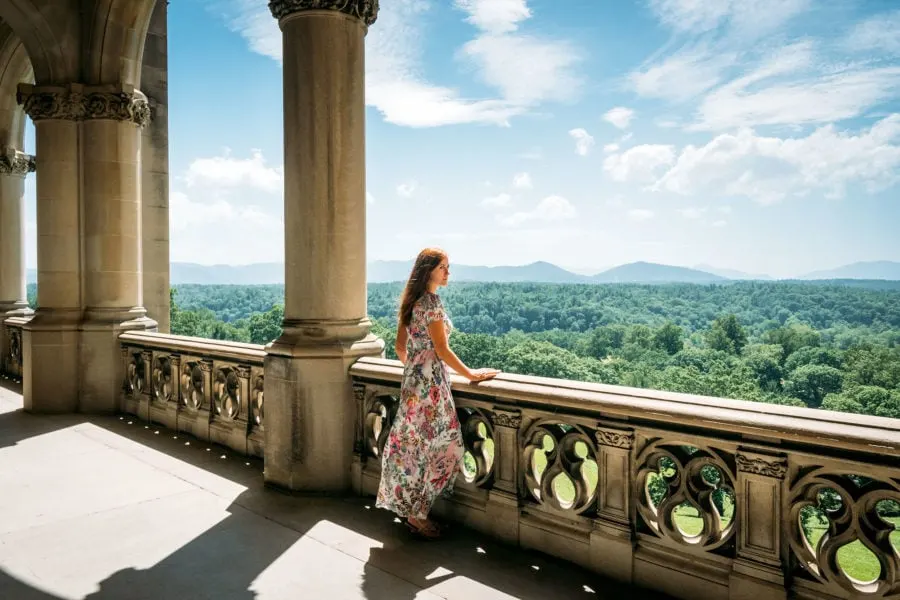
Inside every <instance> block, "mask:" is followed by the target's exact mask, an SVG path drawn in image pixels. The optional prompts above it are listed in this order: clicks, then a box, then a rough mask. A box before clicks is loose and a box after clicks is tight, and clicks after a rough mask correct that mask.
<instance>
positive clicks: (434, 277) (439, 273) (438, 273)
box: [430, 258, 450, 287]
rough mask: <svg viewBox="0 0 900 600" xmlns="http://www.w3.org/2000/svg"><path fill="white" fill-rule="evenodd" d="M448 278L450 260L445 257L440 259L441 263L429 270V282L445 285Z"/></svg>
mask: <svg viewBox="0 0 900 600" xmlns="http://www.w3.org/2000/svg"><path fill="white" fill-rule="evenodd" d="M449 278H450V261H449V260H448V259H447V258H444V259H442V260H441V264H439V265H438V266H436V267H435V268H434V270H433V271H432V272H431V279H430V283H431V284H432V285H435V286H438V287H440V286H442V285H447V280H448V279H449Z"/></svg>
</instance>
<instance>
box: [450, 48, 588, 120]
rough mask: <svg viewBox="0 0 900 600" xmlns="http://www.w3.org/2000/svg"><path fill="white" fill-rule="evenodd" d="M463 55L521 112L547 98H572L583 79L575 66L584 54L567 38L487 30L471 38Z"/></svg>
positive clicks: (558, 99)
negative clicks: (560, 39)
mask: <svg viewBox="0 0 900 600" xmlns="http://www.w3.org/2000/svg"><path fill="white" fill-rule="evenodd" d="M460 55H461V56H463V57H464V58H466V59H468V60H469V61H471V62H472V63H474V64H475V65H476V66H477V67H478V69H479V74H480V76H481V79H482V80H483V81H484V82H485V83H486V84H488V85H489V86H492V87H494V88H496V89H498V90H499V91H500V93H501V95H502V97H503V99H504V101H505V102H507V103H509V105H510V106H511V107H513V108H514V109H515V110H517V111H519V112H524V111H525V110H526V109H527V108H529V107H532V106H536V105H538V104H540V103H542V102H546V101H566V100H571V99H573V98H575V97H576V96H577V95H578V93H579V92H580V90H581V85H582V80H581V78H580V77H578V76H577V75H575V73H574V69H573V68H574V66H575V65H576V64H577V63H578V62H579V61H580V56H579V54H578V53H577V52H576V50H575V49H574V47H572V45H571V44H569V43H567V42H564V41H557V40H543V39H540V38H536V37H534V36H526V35H510V34H502V35H495V34H484V35H480V36H478V37H476V38H475V39H474V40H471V41H470V42H467V43H466V44H465V45H464V46H463V47H462V49H461V50H460ZM523 73H527V74H528V75H527V76H523Z"/></svg>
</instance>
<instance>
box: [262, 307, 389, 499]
mask: <svg viewBox="0 0 900 600" xmlns="http://www.w3.org/2000/svg"><path fill="white" fill-rule="evenodd" d="M338 329H340V326H339V325H334V324H333V323H332V324H331V325H328V326H323V327H320V328H319V331H318V333H317V335H315V336H310V335H309V328H306V329H305V330H304V331H298V330H297V328H286V331H285V334H284V335H282V336H281V337H280V338H279V339H278V340H276V341H275V342H272V343H271V344H270V345H269V346H268V347H267V349H266V350H267V356H266V360H265V381H266V427H265V434H266V444H265V468H264V471H263V478H264V480H265V482H266V483H267V484H269V485H273V486H276V487H280V488H285V489H288V490H292V491H299V492H308V493H325V494H343V493H347V492H349V491H350V490H351V488H352V485H351V483H352V477H351V471H352V463H353V456H354V454H353V441H354V438H355V435H354V434H355V427H356V414H357V405H356V400H355V399H354V397H353V388H352V385H351V382H350V377H349V375H348V371H349V369H350V366H351V365H352V364H353V363H354V362H356V360H357V359H359V358H361V357H363V356H380V355H381V354H382V352H383V351H384V341H383V340H381V339H379V338H378V337H376V336H374V335H367V336H365V337H363V338H362V339H358V340H357V341H353V342H346V341H342V340H341V339H340V338H342V337H346V336H343V335H334V333H335V330H338ZM343 333H345V334H346V335H347V336H349V335H352V334H351V333H349V332H347V331H346V330H345V331H343ZM328 338H330V339H328Z"/></svg>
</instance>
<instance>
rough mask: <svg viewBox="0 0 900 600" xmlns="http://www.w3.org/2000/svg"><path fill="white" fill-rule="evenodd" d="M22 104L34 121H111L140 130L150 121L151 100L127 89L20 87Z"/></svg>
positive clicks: (20, 102)
mask: <svg viewBox="0 0 900 600" xmlns="http://www.w3.org/2000/svg"><path fill="white" fill-rule="evenodd" d="M18 101H19V104H22V105H23V108H24V110H25V112H26V113H27V114H28V116H29V117H31V120H32V121H43V120H47V119H59V120H65V121H84V120H88V119H109V120H113V121H124V122H129V123H134V124H135V125H137V126H138V127H143V126H145V125H147V123H149V122H150V105H149V104H148V102H147V97H146V96H144V94H143V93H141V92H140V91H136V90H131V89H127V88H122V89H112V88H109V86H104V87H102V88H100V87H98V88H89V87H85V86H82V85H78V84H73V85H69V86H61V87H34V86H31V85H25V84H23V85H21V86H19V92H18Z"/></svg>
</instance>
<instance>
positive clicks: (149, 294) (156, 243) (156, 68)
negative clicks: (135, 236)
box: [141, 0, 171, 333]
mask: <svg viewBox="0 0 900 600" xmlns="http://www.w3.org/2000/svg"><path fill="white" fill-rule="evenodd" d="M168 4H169V3H168V2H166V1H164V0H160V1H158V2H157V3H156V8H154V10H153V16H152V17H151V19H150V28H149V30H148V31H147V42H146V44H145V45H144V62H143V66H142V67H141V91H142V92H144V94H146V95H147V101H148V102H149V103H150V112H151V119H150V123H149V124H148V125H147V126H146V127H145V128H144V130H143V139H142V141H141V173H142V180H141V212H142V216H141V223H142V227H141V236H142V238H143V244H142V246H141V248H142V255H143V263H144V264H143V280H144V285H143V287H144V308H146V309H147V316H149V317H150V318H151V319H153V320H154V321H156V322H157V324H158V329H159V331H160V333H169V331H170V327H171V324H170V323H169V309H170V307H169V112H168V111H169V107H168V104H169V91H168V73H169V71H168V26H167V18H168Z"/></svg>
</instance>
